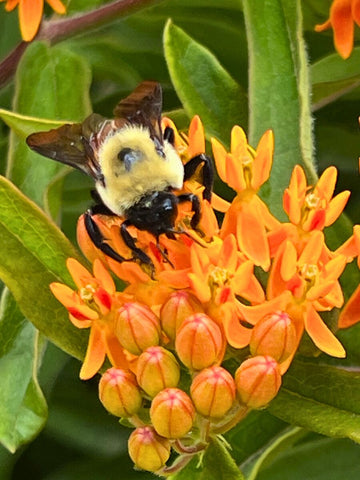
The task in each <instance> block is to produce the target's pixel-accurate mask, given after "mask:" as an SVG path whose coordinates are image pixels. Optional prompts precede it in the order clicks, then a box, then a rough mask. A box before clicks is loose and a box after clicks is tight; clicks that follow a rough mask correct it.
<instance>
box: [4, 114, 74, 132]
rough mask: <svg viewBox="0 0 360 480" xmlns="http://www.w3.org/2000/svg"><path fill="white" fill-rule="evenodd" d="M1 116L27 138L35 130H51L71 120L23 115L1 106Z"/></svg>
mask: <svg viewBox="0 0 360 480" xmlns="http://www.w3.org/2000/svg"><path fill="white" fill-rule="evenodd" d="M0 118H1V119H2V120H3V121H4V122H5V123H6V125H7V126H8V127H10V128H11V129H12V130H14V132H15V133H16V134H17V135H18V136H19V137H21V138H24V139H25V138H26V137H27V136H28V135H30V134H31V133H34V132H40V131H42V130H50V129H51V128H57V127H60V126H61V125H63V124H64V123H69V121H67V120H65V121H61V120H60V121H55V120H47V119H46V118H38V117H30V116H28V115H21V114H20V113H15V112H10V111H9V110H4V109H3V108H0Z"/></svg>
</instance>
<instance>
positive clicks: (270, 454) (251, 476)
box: [241, 427, 307, 480]
mask: <svg viewBox="0 0 360 480" xmlns="http://www.w3.org/2000/svg"><path fill="white" fill-rule="evenodd" d="M306 434H307V431H306V430H304V429H302V428H298V427H293V428H288V429H286V431H285V432H284V433H282V434H281V435H279V437H278V438H276V439H275V440H274V441H272V442H271V443H270V445H267V447H266V448H265V449H263V451H261V452H258V454H257V455H256V457H255V458H254V457H251V458H250V459H249V461H248V462H245V464H242V465H241V468H242V470H243V471H244V473H245V475H246V480H255V479H256V478H257V475H258V473H259V471H260V470H261V469H263V468H264V467H265V466H266V465H267V464H269V463H271V461H272V460H273V459H274V458H276V457H278V455H279V454H280V453H281V452H283V451H286V450H287V449H289V448H290V447H291V446H292V445H293V444H294V443H295V442H297V441H298V440H300V439H301V438H302V437H304V435H306ZM247 472H249V473H247Z"/></svg>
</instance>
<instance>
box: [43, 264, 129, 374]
mask: <svg viewBox="0 0 360 480" xmlns="http://www.w3.org/2000/svg"><path fill="white" fill-rule="evenodd" d="M67 267H68V269H69V271H70V274H71V276H72V278H73V280H74V282H75V284H76V286H77V290H72V289H71V288H70V287H68V286H67V285H63V284H62V283H57V282H54V283H52V284H51V285H50V288H51V291H52V293H53V295H54V296H55V297H56V298H57V299H58V300H59V302H61V303H62V304H63V305H64V306H65V307H66V308H67V310H68V312H69V318H70V321H71V322H72V323H73V325H75V327H77V328H90V336H89V344H88V348H87V352H86V356H85V359H84V363H83V366H82V368H81V371H80V378H81V379H83V380H87V379H89V378H91V377H93V376H94V375H95V374H96V373H97V372H98V370H99V369H100V367H101V366H102V364H103V363H104V360H105V356H106V355H107V356H108V357H109V359H110V361H111V363H112V365H114V366H116V367H121V368H124V367H125V368H127V360H126V357H125V353H124V350H123V348H122V346H121V344H120V342H119V340H118V339H117V337H116V335H115V333H114V322H115V319H116V314H117V312H116V311H117V308H118V307H119V306H120V305H121V301H120V297H121V294H119V293H116V291H115V284H114V281H113V279H112V278H111V275H110V274H109V272H108V271H107V270H106V268H105V267H104V265H103V263H102V262H101V261H100V260H98V259H96V260H95V261H94V266H93V275H92V274H91V273H90V272H88V270H87V269H86V268H85V267H83V266H82V265H81V263H80V262H78V261H77V260H75V259H74V258H69V259H68V260H67Z"/></svg>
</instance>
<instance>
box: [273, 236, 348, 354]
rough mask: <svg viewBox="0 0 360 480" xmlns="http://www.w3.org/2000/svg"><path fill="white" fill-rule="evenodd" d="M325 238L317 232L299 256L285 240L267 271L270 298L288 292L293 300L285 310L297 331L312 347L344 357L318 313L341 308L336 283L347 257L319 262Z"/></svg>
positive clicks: (340, 297) (338, 343)
mask: <svg viewBox="0 0 360 480" xmlns="http://www.w3.org/2000/svg"><path fill="white" fill-rule="evenodd" d="M323 248H324V235H323V233H322V232H319V231H316V232H313V234H312V235H311V237H310V239H309V241H308V243H307V245H306V246H305V248H304V249H303V251H302V253H301V254H299V253H298V252H297V251H296V248H295V246H294V245H293V244H292V243H291V242H290V241H289V240H287V241H286V242H284V243H283V244H282V245H281V247H280V248H279V250H278V252H277V254H276V256H275V258H274V262H273V265H272V268H271V271H270V276H269V280H268V286H267V294H268V298H269V299H274V298H276V297H278V296H279V295H281V294H282V293H283V292H284V291H290V292H291V294H292V299H291V301H290V302H289V303H288V305H287V306H286V307H285V311H287V313H288V314H289V316H290V317H291V318H292V319H293V320H294V321H295V322H296V323H297V326H298V331H299V332H300V331H302V330H303V328H305V330H306V331H307V333H308V334H309V336H310V338H311V339H312V340H313V342H314V343H315V345H316V346H317V347H318V348H319V349H320V350H322V351H323V352H325V353H327V354H329V355H332V356H334V357H345V350H344V348H343V347H342V345H341V343H340V342H339V341H338V340H337V338H336V337H335V336H334V335H333V333H332V332H331V331H330V330H329V329H328V327H327V326H326V325H325V323H324V322H323V320H322V318H321V317H320V315H319V314H318V313H317V312H318V311H328V310H331V309H332V308H334V307H337V308H340V307H341V306H342V304H343V302H344V298H343V294H342V290H341V287H340V284H339V282H338V278H339V276H340V275H341V274H342V272H343V270H344V268H345V265H346V257H345V256H344V255H336V256H334V258H332V259H331V260H329V261H327V262H324V261H322V259H321V255H322V251H323Z"/></svg>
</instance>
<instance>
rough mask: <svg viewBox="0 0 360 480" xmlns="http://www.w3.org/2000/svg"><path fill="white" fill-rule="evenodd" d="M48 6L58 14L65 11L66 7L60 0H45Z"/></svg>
mask: <svg viewBox="0 0 360 480" xmlns="http://www.w3.org/2000/svg"><path fill="white" fill-rule="evenodd" d="M46 1H47V3H48V4H49V5H50V7H51V8H52V9H53V10H54V11H55V12H56V13H58V14H60V15H63V14H64V13H66V8H65V6H64V5H63V3H62V2H60V0H46Z"/></svg>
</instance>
